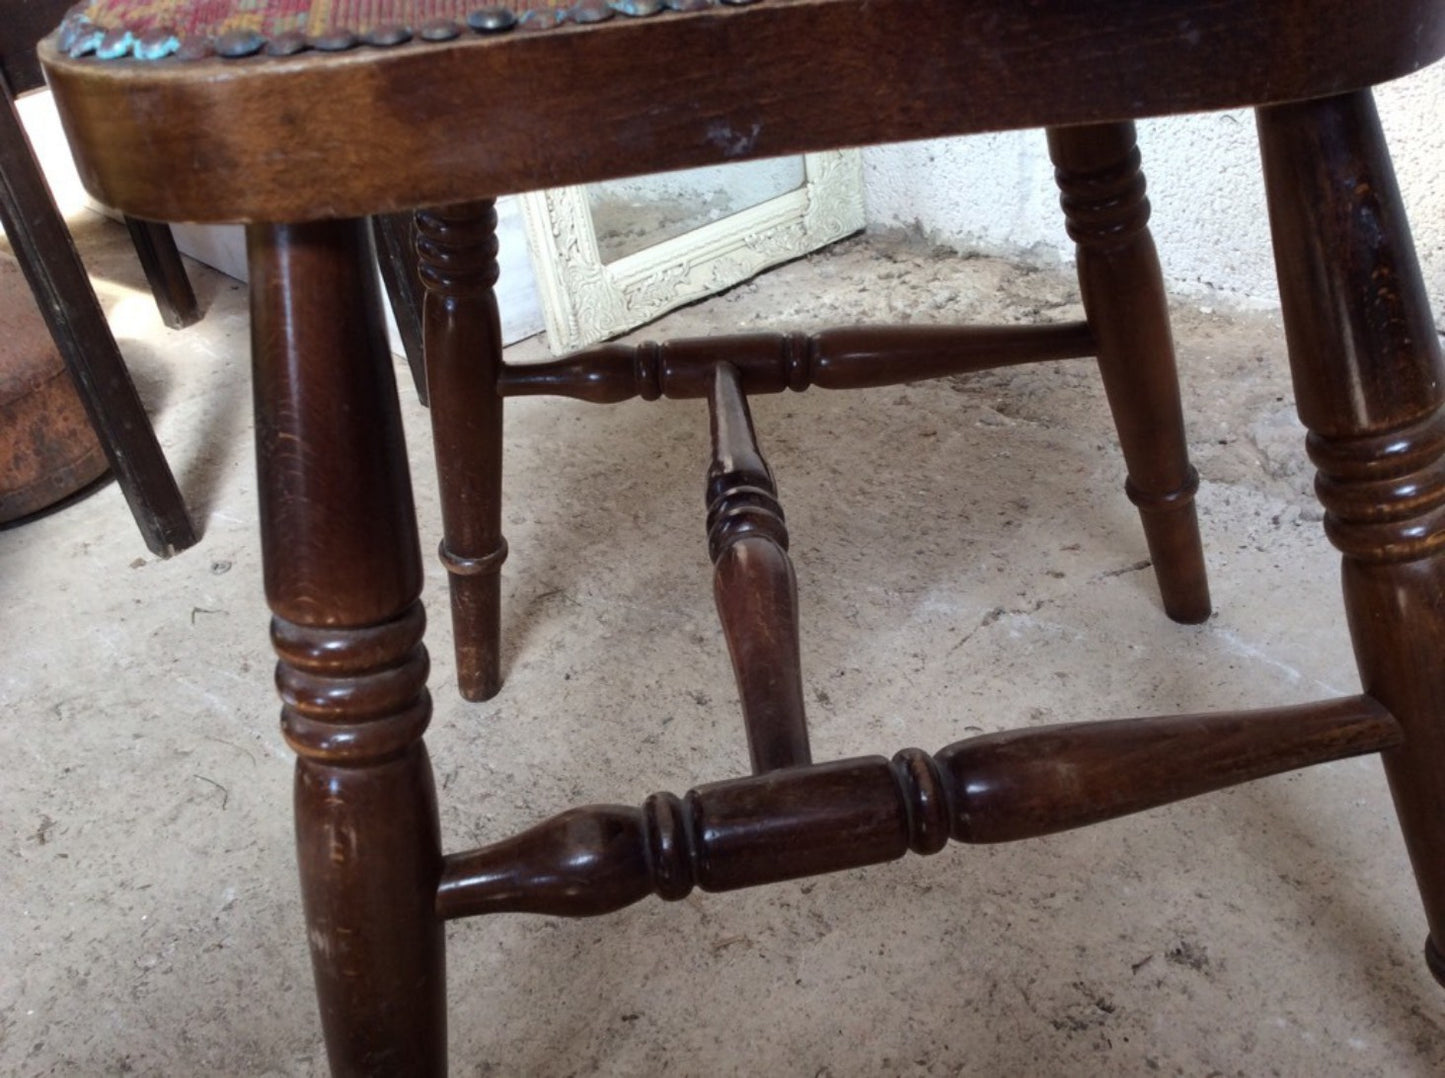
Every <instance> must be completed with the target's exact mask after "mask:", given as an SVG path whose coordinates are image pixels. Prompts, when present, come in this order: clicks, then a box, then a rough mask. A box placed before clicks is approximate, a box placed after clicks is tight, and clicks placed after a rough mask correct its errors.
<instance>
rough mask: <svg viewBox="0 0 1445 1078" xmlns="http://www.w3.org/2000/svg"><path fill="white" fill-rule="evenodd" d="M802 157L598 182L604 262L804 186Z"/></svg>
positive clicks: (595, 193) (596, 219) (595, 202)
mask: <svg viewBox="0 0 1445 1078" xmlns="http://www.w3.org/2000/svg"><path fill="white" fill-rule="evenodd" d="M804 179H805V175H804V170H803V159H802V158H801V157H783V158H778V159H776V160H770V161H747V162H742V163H740V164H735V165H714V166H710V167H707V168H692V169H684V170H683V171H680V172H665V173H659V174H653V175H649V176H638V177H635V178H633V179H627V180H610V181H608V182H607V183H594V184H592V185H590V186H589V187H588V188H587V202H588V206H589V207H590V209H591V212H592V222H593V227H594V228H595V230H596V233H597V247H598V250H599V252H600V253H601V256H602V262H603V264H604V265H605V264H607V263H610V262H616V261H617V260H618V259H620V258H626V257H627V256H628V255H632V254H636V253H637V252H639V251H644V250H646V249H647V248H649V247H655V246H656V245H657V244H659V243H662V242H663V241H665V240H670V239H673V238H675V237H677V236H681V235H683V234H685V233H688V232H691V231H693V230H694V229H697V228H701V227H702V226H703V225H706V224H710V223H711V222H713V221H718V220H721V219H722V218H724V217H730V216H732V215H733V214H735V213H738V212H739V211H741V210H746V209H749V208H751V207H753V206H757V205H760V204H762V203H764V202H766V201H768V200H769V199H772V198H777V197H778V196H779V195H783V194H786V193H787V192H789V191H794V190H797V189H798V188H799V187H801V186H803V183H804Z"/></svg>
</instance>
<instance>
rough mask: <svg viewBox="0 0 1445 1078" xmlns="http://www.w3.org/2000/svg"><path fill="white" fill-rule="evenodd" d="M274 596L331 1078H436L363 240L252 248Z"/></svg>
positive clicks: (438, 942) (384, 380)
mask: <svg viewBox="0 0 1445 1078" xmlns="http://www.w3.org/2000/svg"><path fill="white" fill-rule="evenodd" d="M247 241H248V259H249V262H250V274H251V309H252V352H253V362H254V367H255V394H256V445H257V466H258V470H259V475H260V484H259V486H260V498H261V544H262V555H263V558H264V563H265V576H266V597H267V600H268V602H269V603H270V606H271V610H272V612H273V613H274V615H275V619H274V621H273V622H272V639H273V642H274V644H275V647H276V652H277V655H278V656H279V659H280V662H279V664H278V666H277V684H278V686H279V688H280V692H281V698H282V701H283V707H282V712H281V715H282V728H283V730H284V732H285V735H286V739H287V741H288V742H289V743H290V745H291V746H292V748H294V749H295V750H296V752H297V753H298V760H297V763H296V790H295V793H296V836H297V848H298V854H299V860H300V868H301V891H302V900H303V903H304V905H305V910H306V920H307V926H308V930H309V934H310V939H311V957H312V963H313V965H314V968H315V973H316V987H317V994H318V997H319V1000H320V1007H321V1019H322V1024H323V1027H324V1030H325V1035H326V1046H327V1052H328V1054H329V1056H330V1061H331V1067H332V1071H333V1073H335V1074H337V1075H398V1074H409V1075H410V1074H416V1075H439V1074H442V1073H444V1071H445V1069H446V1016H445V1002H446V1001H445V990H444V970H445V966H444V958H443V938H442V927H441V922H440V921H439V920H438V918H437V916H436V915H435V912H434V910H433V898H434V896H435V893H436V888H437V883H438V880H439V878H440V869H441V847H440V835H439V830H438V824H437V813H436V800H435V793H434V790H433V785H432V774H431V765H430V763H429V762H428V759H427V753H426V748H425V746H424V745H423V743H422V740H421V736H422V732H423V731H424V730H425V729H426V726H427V722H428V720H429V718H430V715H431V699H430V697H429V696H428V695H427V690H426V676H427V655H426V650H425V648H424V647H423V645H422V632H423V628H424V625H425V616H424V614H423V612H422V607H421V604H420V602H419V601H418V596H419V595H420V593H421V584H422V569H421V556H420V551H419V549H418V545H417V536H416V520H415V514H414V510H413V508H412V497H411V481H410V478H409V476H408V474H407V464H406V448H405V444H404V442H403V438H402V430H401V419H400V415H399V412H398V408H397V395H396V384H395V380H394V379H393V377H392V371H391V356H390V354H389V351H388V349H387V345H386V336H385V328H384V325H383V322H382V317H381V308H380V304H379V296H378V290H377V288H376V284H375V276H374V273H373V270H372V263H371V257H372V252H371V245H370V242H369V238H368V235H367V231H366V223H365V221H361V220H354V221H335V222H325V223H320V224H308V225H253V226H251V227H250V228H249V230H248V234H247Z"/></svg>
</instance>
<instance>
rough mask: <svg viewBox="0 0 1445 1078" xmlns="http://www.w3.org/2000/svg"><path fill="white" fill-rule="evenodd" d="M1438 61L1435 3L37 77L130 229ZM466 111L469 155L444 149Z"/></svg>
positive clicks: (1229, 2) (1049, 114)
mask: <svg viewBox="0 0 1445 1078" xmlns="http://www.w3.org/2000/svg"><path fill="white" fill-rule="evenodd" d="M1442 53H1445V8H1442V6H1441V5H1440V4H1439V3H1437V2H1436V0H1388V2H1377V3H1361V2H1346V0H1269V2H1263V3H1262V2H1260V0H1170V2H1169V3H1167V4H1160V3H1159V2H1158V0H1087V2H1084V0H1040V2H1035V3H1028V4H1020V3H1018V0H970V2H968V3H959V2H958V0H763V2H761V3H757V4H753V5H748V6H732V5H718V6H715V7H713V8H712V9H710V10H707V11H702V12H697V13H692V14H677V15H668V16H667V17H665V18H656V19H653V18H647V19H613V20H611V21H610V22H606V23H602V24H600V25H591V26H564V27H561V28H558V29H557V30H555V31H549V32H547V33H536V34H512V35H501V36H490V37H480V36H468V37H464V38H461V39H459V40H457V41H455V42H451V43H448V44H435V43H426V42H413V43H411V44H407V45H399V46H396V47H395V48H392V49H387V50H385V51H381V52H373V51H365V50H357V51H354V52H351V53H347V54H344V55H342V56H334V55H327V54H317V53H312V54H309V55H303V56H299V57H293V58H287V59H267V58H264V57H262V58H255V59H249V60H241V61H220V60H216V61H207V62H204V63H198V64H186V63H182V62H175V61H162V62H159V63H150V64H140V63H136V62H121V63H111V62H98V61H94V60H78V61H76V60H69V59H64V58H62V57H60V56H58V55H56V54H55V53H54V52H53V51H51V52H47V53H46V54H45V55H44V57H43V58H44V60H45V62H46V64H47V65H48V67H49V75H50V80H51V83H52V84H53V86H54V87H55V92H56V97H57V100H58V102H59V104H60V108H61V112H62V114H63V115H64V117H65V122H66V127H67V130H68V131H69V133H70V137H71V140H72V142H73V143H74V145H75V146H76V148H77V150H78V157H79V158H80V162H81V174H82V176H83V177H84V178H85V180H86V183H87V186H88V187H90V188H91V190H92V191H94V192H95V193H96V194H97V195H98V196H99V197H101V198H102V199H103V200H105V201H106V202H108V203H110V204H111V205H115V206H117V207H119V208H121V209H122V210H125V211H126V212H129V213H134V214H136V215H137V216H141V217H150V218H154V219H156V220H266V219H270V220H302V219H306V218H311V217H318V216H328V217H329V216H333V215H347V216H360V215H364V214H373V213H382V212H393V211H397V210H405V209H408V208H411V207H414V206H441V205H450V204H454V203H458V202H464V201H466V200H468V199H471V198H476V197H478V195H479V194H487V195H501V194H510V193H513V192H516V191H527V190H534V189H536V188H538V187H553V186H557V185H560V184H572V183H585V182H588V181H592V180H598V179H604V178H607V177H612V176H623V175H632V174H636V173H638V172H644V171H663V170H667V169H674V168H683V167H686V166H691V165H706V164H717V163H721V162H725V161H730V160H737V159H741V158H745V157H764V156H769V155H779V154H790V153H797V152H800V151H804V150H816V149H830V148H835V147H838V146H856V145H860V144H864V143H868V142H876V141H882V140H888V139H894V140H896V139H915V138H923V137H925V136H936V135H949V134H965V133H968V132H975V131H996V130H1002V129H1006V128H1017V127H1037V126H1045V125H1057V126H1062V125H1068V124H1077V123H1087V122H1093V121H1105V120H1117V119H1120V118H1123V117H1137V116H1141V115H1159V114H1164V113H1170V112H1184V111H1189V110H1196V109H1211V108H1225V107H1230V106H1236V105H1254V104H1260V103H1264V102H1273V101H1287V100H1293V99H1297V98H1303V97H1309V96H1312V95H1321V94H1328V93H1337V92H1341V91H1344V90H1349V89H1355V88H1358V87H1362V86H1367V85H1370V84H1373V83H1377V82H1381V81H1384V80H1386V79H1389V78H1394V77H1397V76H1399V75H1403V74H1408V73H1409V72H1411V71H1414V70H1416V69H1417V68H1419V67H1421V66H1423V65H1425V64H1426V63H1429V62H1430V61H1432V60H1434V59H1436V58H1438V57H1439V56H1440V55H1441V54H1442ZM579 87H584V88H586V89H585V90H584V91H582V92H579ZM296 102H304V103H305V107H304V108H296V107H293V105H294V103H296ZM398 102H405V107H398ZM479 103H485V109H486V114H487V115H488V116H489V117H492V118H493V121H494V122H492V123H491V124H489V125H488V128H487V132H486V137H485V138H460V137H458V136H457V132H459V131H463V130H467V129H468V128H469V127H470V126H471V125H472V124H473V123H474V121H475V119H476V116H477V111H476V110H477V109H478V108H479V107H480V106H479ZM280 117H285V120H284V122H281V121H280V120H279V118H280ZM137 146H144V147H146V149H147V152H146V153H145V154H136V153H135V152H134V150H135V147H137Z"/></svg>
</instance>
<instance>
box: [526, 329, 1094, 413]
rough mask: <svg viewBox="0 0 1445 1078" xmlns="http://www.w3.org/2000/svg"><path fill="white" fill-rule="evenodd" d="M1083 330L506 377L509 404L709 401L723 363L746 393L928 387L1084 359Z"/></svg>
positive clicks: (846, 334)
mask: <svg viewBox="0 0 1445 1078" xmlns="http://www.w3.org/2000/svg"><path fill="white" fill-rule="evenodd" d="M1095 347H1096V346H1095V342H1094V334H1093V331H1092V330H1091V329H1090V328H1089V326H1088V324H1087V323H1085V322H1065V323H1060V324H1058V325H1044V326H850V327H847V328H842V329H825V330H822V331H820V332H818V333H738V334H719V335H717V336H713V337H681V338H677V339H674V340H669V341H663V342H661V343H657V342H653V341H647V342H644V343H642V344H635V345H634V344H604V345H599V346H597V347H595V348H587V349H583V350H581V351H579V352H574V353H572V354H571V355H569V356H565V357H563V358H562V359H557V360H551V361H548V362H544V363H528V364H510V365H507V366H504V367H503V368H502V374H501V381H500V391H501V393H502V395H503V396H507V397H525V396H538V395H544V394H545V395H551V396H562V397H572V398H575V399H577V400H584V401H590V402H591V403H593V404H616V403H618V402H620V401H625V400H630V399H632V398H633V397H641V398H642V399H643V400H657V399H658V398H659V397H667V398H668V399H671V400H681V399H687V398H692V397H706V396H707V395H708V393H709V392H710V390H711V387H712V380H713V379H712V372H713V370H714V368H715V367H716V366H717V365H718V364H719V363H727V364H729V365H731V366H732V367H734V368H736V370H737V372H738V376H739V378H740V384H741V388H742V390H743V392H745V393H781V392H782V391H783V390H785V389H791V390H795V391H802V390H804V389H807V388H809V387H810V386H818V387H819V388H821V389H868V388H872V387H877V386H894V385H902V384H904V383H905V382H917V381H920V380H922V379H925V378H942V377H945V376H947V375H951V374H969V373H971V372H975V371H982V370H989V369H991V368H993V367H1007V366H1013V365H1015V364H1019V363H1035V362H1039V361H1041V360H1046V359H1077V358H1080V357H1083V356H1092V355H1093V354H1094V352H1095Z"/></svg>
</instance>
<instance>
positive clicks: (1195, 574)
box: [1048, 123, 1210, 623]
mask: <svg viewBox="0 0 1445 1078" xmlns="http://www.w3.org/2000/svg"><path fill="white" fill-rule="evenodd" d="M1048 137H1049V156H1050V157H1051V158H1052V159H1053V162H1054V166H1055V170H1056V171H1055V176H1056V178H1057V180H1058V184H1059V190H1060V191H1061V192H1062V196H1063V197H1062V202H1063V207H1064V216H1065V219H1066V222H1067V224H1068V229H1069V235H1070V236H1071V237H1072V238H1073V240H1074V242H1075V243H1076V244H1077V245H1078V259H1079V288H1080V291H1081V292H1082V294H1083V300H1084V311H1085V313H1086V315H1087V317H1088V319H1089V325H1090V327H1091V328H1092V329H1093V331H1094V337H1095V341H1096V344H1097V348H1098V357H1099V371H1100V373H1101V374H1102V375H1103V379H1104V391H1105V393H1107V394H1108V397H1109V408H1110V410H1111V411H1112V412H1113V413H1114V425H1115V427H1116V428H1117V429H1118V431H1119V444H1120V446H1121V448H1122V449H1123V451H1124V461H1125V463H1126V464H1127V465H1128V468H1129V481H1128V483H1127V485H1126V488H1125V489H1126V490H1127V491H1128V494H1129V499H1130V500H1131V501H1132V502H1133V503H1134V504H1135V505H1136V506H1138V507H1139V516H1140V518H1141V519H1142V521H1143V524H1144V537H1145V539H1146V540H1147V541H1148V544H1149V556H1150V557H1151V558H1152V559H1153V562H1154V575H1155V577H1156V578H1157V579H1158V581H1159V592H1160V595H1161V597H1162V599H1163V601H1164V612H1165V613H1166V614H1168V615H1169V616H1170V617H1171V618H1173V619H1174V620H1175V621H1182V622H1186V623H1193V622H1200V621H1204V620H1205V619H1206V618H1208V617H1209V611H1210V602H1209V582H1208V580H1207V579H1206V577H1205V572H1204V549H1203V547H1202V546H1201V544H1200V540H1199V522H1198V519H1197V518H1196V516H1195V512H1194V492H1195V490H1196V489H1198V487H1199V476H1198V475H1197V474H1196V473H1195V471H1194V468H1193V467H1192V466H1191V465H1190V463H1189V452H1188V448H1187V446H1186V444H1185V440H1184V411H1183V408H1182V407H1181V405H1180V402H1179V375H1178V373H1177V371H1176V369H1175V364H1174V339H1173V336H1172V334H1171V333H1170V330H1169V306H1168V302H1167V300H1166V298H1165V295H1164V280H1163V277H1162V275H1161V274H1160V272H1159V258H1158V255H1157V254H1156V253H1155V250H1154V240H1153V238H1152V237H1151V236H1150V235H1149V229H1148V228H1147V227H1146V226H1147V224H1148V222H1149V200H1148V199H1147V198H1145V197H1144V174H1143V173H1142V172H1140V171H1139V150H1138V147H1137V146H1136V145H1135V139H1134V125H1133V124H1132V123H1114V124H1095V125H1090V126H1086V127H1056V128H1051V129H1050V130H1049V133H1048Z"/></svg>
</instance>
